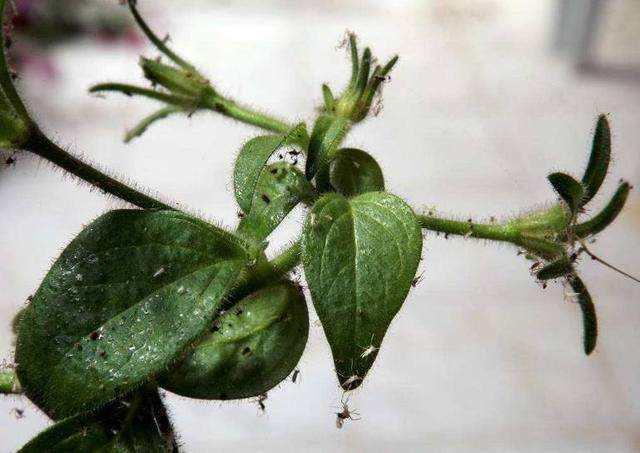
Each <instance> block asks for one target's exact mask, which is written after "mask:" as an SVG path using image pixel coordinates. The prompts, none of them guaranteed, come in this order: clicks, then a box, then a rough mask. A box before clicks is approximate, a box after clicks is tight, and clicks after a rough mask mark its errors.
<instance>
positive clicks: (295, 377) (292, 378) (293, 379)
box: [291, 370, 300, 384]
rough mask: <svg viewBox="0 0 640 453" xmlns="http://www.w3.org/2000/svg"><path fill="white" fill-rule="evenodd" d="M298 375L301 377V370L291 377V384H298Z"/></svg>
mask: <svg viewBox="0 0 640 453" xmlns="http://www.w3.org/2000/svg"><path fill="white" fill-rule="evenodd" d="M298 375H300V370H295V371H294V372H293V376H291V382H293V383H294V384H295V383H296V379H298Z"/></svg>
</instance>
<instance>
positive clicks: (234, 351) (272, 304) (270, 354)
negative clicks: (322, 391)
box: [160, 282, 309, 400]
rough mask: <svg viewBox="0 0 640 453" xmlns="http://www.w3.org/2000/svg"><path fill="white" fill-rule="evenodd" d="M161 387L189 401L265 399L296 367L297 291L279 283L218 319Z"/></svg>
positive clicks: (300, 329) (302, 331) (300, 332)
mask: <svg viewBox="0 0 640 453" xmlns="http://www.w3.org/2000/svg"><path fill="white" fill-rule="evenodd" d="M211 330H212V332H211V333H210V334H209V335H207V336H206V337H205V338H204V339H203V340H202V341H201V342H200V343H199V345H198V346H197V347H196V348H195V349H194V350H193V351H192V352H191V353H190V354H189V355H188V356H187V358H186V359H185V360H184V361H183V362H181V364H180V365H179V366H178V367H177V368H175V369H174V370H173V371H171V373H170V374H168V375H167V376H166V377H165V378H164V379H162V380H161V383H160V385H161V386H162V387H164V388H166V389H167V390H170V391H171V392H174V393H177V394H179V395H182V396H187V397H191V398H203V399H222V400H227V399H239V398H249V397H254V396H258V395H261V394H264V393H265V392H266V391H268V390H270V389H271V388H272V387H274V386H276V385H277V384H278V383H280V382H281V381H282V380H283V379H285V378H286V377H287V376H288V375H289V374H290V373H291V371H292V370H293V369H294V368H295V366H296V365H297V363H298V361H299V360H300V356H301V355H302V352H303V350H304V347H305V344H306V342H307V336H308V333H309V315H308V312H307V306H306V303H305V300H304V295H303V294H302V292H301V291H300V290H299V288H297V287H296V286H294V285H293V284H292V283H289V282H283V283H279V284H276V285H273V286H269V287H266V288H263V289H260V290H258V291H256V292H254V293H253V294H251V295H249V296H247V297H245V298H244V299H242V300H241V301H240V302H239V303H238V304H236V305H235V306H234V307H233V308H231V309H229V311H227V312H226V313H225V314H224V315H222V316H220V317H219V318H218V319H217V320H216V321H215V322H214V324H213V327H212V328H211Z"/></svg>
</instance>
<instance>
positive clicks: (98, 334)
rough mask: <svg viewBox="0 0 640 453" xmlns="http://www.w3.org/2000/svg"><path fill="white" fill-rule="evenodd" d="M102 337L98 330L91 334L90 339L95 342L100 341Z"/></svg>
mask: <svg viewBox="0 0 640 453" xmlns="http://www.w3.org/2000/svg"><path fill="white" fill-rule="evenodd" d="M100 337H101V335H100V333H99V332H98V331H97V330H94V331H93V332H91V333H90V334H89V338H90V339H91V340H93V341H96V340H99V339H100Z"/></svg>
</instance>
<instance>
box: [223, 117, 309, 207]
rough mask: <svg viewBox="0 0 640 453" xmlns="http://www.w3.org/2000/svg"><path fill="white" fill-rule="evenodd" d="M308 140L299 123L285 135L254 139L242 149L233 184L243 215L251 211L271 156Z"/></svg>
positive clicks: (234, 171)
mask: <svg viewBox="0 0 640 453" xmlns="http://www.w3.org/2000/svg"><path fill="white" fill-rule="evenodd" d="M308 140H309V139H308V135H307V128H306V126H305V125H304V123H300V124H298V125H297V126H295V127H294V128H293V129H291V130H290V131H289V132H287V133H286V134H282V135H264V136H261V137H256V138H253V139H251V140H249V141H248V142H247V143H246V144H245V145H244V146H243V147H242V149H241V150H240V154H238V158H237V159H236V164H235V168H234V170H233V184H234V190H235V194H236V201H237V202H238V205H239V206H240V209H242V211H244V213H245V214H246V213H249V211H250V210H251V203H252V202H253V198H254V195H255V193H256V187H257V185H258V180H259V179H260V174H261V173H262V172H263V171H264V167H265V165H266V164H267V161H268V160H269V158H270V157H271V155H272V154H273V153H275V152H276V151H277V150H278V149H280V148H281V147H283V146H287V145H291V146H293V145H299V146H303V145H304V144H306V143H307V142H308Z"/></svg>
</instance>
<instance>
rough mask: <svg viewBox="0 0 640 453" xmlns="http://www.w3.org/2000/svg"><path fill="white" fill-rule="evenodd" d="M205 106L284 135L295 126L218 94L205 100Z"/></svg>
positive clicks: (242, 121)
mask: <svg viewBox="0 0 640 453" xmlns="http://www.w3.org/2000/svg"><path fill="white" fill-rule="evenodd" d="M203 103H204V105H205V106H206V107H207V108H209V109H210V110H212V111H214V112H218V113H220V114H222V115H224V116H228V117H229V118H232V119H234V120H237V121H240V122H241V123H246V124H251V125H252V126H257V127H259V128H262V129H265V130H268V131H272V132H277V133H280V134H283V133H285V132H287V131H289V130H290V129H291V128H292V127H293V126H292V125H291V124H289V123H287V122H285V121H282V120H279V119H277V118H274V117H272V116H269V115H266V114H264V113H262V112H258V111H256V110H253V109H250V108H248V107H244V106H241V105H240V104H238V103H237V102H235V101H232V100H231V99H227V98H225V97H222V96H220V95H218V94H216V95H214V96H211V97H210V98H207V99H205V100H204V102H203Z"/></svg>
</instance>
